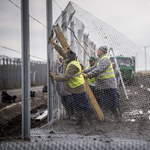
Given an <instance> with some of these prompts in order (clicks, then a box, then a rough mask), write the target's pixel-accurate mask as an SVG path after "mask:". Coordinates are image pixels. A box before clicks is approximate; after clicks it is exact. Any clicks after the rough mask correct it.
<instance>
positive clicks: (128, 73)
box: [110, 55, 135, 84]
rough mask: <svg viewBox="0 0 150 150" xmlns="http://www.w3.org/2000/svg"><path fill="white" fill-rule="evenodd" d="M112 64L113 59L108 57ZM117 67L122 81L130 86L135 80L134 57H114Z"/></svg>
mask: <svg viewBox="0 0 150 150" xmlns="http://www.w3.org/2000/svg"><path fill="white" fill-rule="evenodd" d="M110 60H111V62H112V63H115V60H114V57H110ZM116 60H117V63H118V66H119V68H120V71H121V75H122V79H123V81H124V82H126V83H128V84H132V83H133V82H134V79H135V57H125V56H122V55H120V56H116Z"/></svg>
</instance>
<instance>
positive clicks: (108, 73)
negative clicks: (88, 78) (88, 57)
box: [97, 55, 115, 80]
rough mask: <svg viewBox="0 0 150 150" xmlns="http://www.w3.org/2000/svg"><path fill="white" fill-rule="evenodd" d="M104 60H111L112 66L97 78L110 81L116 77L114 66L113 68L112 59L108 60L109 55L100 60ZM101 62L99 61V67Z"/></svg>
mask: <svg viewBox="0 0 150 150" xmlns="http://www.w3.org/2000/svg"><path fill="white" fill-rule="evenodd" d="M103 58H107V59H108V60H109V62H110V66H109V67H108V68H107V69H106V70H105V71H103V72H102V73H100V75H99V76H98V77H97V79H100V80H101V79H108V78H113V77H115V74H114V69H113V66H112V63H111V61H110V59H109V58H108V56H107V55H105V56H103V57H102V58H101V59H100V60H102V59H103ZM100 60H99V61H98V63H97V66H98V64H99V62H100Z"/></svg>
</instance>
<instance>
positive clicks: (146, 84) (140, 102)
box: [0, 73, 150, 141]
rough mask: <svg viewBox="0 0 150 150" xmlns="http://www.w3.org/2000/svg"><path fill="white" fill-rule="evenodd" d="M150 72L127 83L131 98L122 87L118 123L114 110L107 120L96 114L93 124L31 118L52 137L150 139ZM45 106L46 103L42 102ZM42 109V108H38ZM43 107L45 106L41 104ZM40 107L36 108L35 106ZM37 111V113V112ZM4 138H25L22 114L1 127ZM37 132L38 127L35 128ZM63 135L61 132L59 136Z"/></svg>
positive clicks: (32, 126)
mask: <svg viewBox="0 0 150 150" xmlns="http://www.w3.org/2000/svg"><path fill="white" fill-rule="evenodd" d="M149 88H150V74H142V73H139V74H137V77H136V82H135V84H133V85H130V86H126V91H127V94H128V97H129V99H128V100H127V99H126V97H125V94H124V91H123V88H122V86H120V87H119V93H120V99H119V102H120V104H121V108H122V117H123V121H122V122H120V123H116V121H115V120H114V118H113V116H112V115H111V112H107V113H104V115H105V118H106V121H105V122H97V121H96V120H95V119H94V118H93V120H92V125H91V126H87V125H83V126H77V125H74V123H75V121H72V120H69V121H67V120H63V119H60V120H57V121H55V122H54V123H53V124H52V125H47V126H45V127H44V128H43V127H42V126H43V125H46V124H47V119H45V120H43V122H41V123H40V122H35V121H32V120H31V128H32V129H33V128H37V127H41V128H40V129H41V133H39V135H41V134H42V133H43V132H44V130H46V129H47V130H49V133H50V135H49V138H51V140H54V139H55V140H56V139H57V138H56V137H58V138H59V139H60V138H61V137H62V138H64V136H63V135H64V134H68V135H69V134H71V135H72V136H73V135H78V136H79V135H80V138H83V137H87V136H88V137H89V136H90V137H92V136H93V135H94V136H98V135H100V136H99V137H97V138H95V137H94V139H95V140H100V141H102V140H103V139H105V140H106V139H109V140H111V139H113V138H121V139H123V138H125V139H138V140H147V141H150V91H149ZM42 108H43V109H45V108H46V106H42ZM37 109H38V108H37ZM40 109H41V107H40ZM34 111H36V110H34ZM34 111H33V113H34ZM0 131H1V132H0V141H7V140H10V141H11V140H21V116H16V117H15V118H13V119H12V120H11V121H9V123H8V124H6V125H4V126H1V127H0ZM35 132H36V131H35ZM59 135H61V136H59Z"/></svg>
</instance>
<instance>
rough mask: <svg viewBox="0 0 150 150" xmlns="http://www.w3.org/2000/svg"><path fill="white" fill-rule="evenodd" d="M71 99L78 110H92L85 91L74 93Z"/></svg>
mask: <svg viewBox="0 0 150 150" xmlns="http://www.w3.org/2000/svg"><path fill="white" fill-rule="evenodd" d="M71 101H72V104H73V107H74V108H75V110H76V111H81V110H83V111H87V110H92V108H91V105H90V103H89V102H88V99H87V96H86V93H85V92H83V93H80V94H75V93H72V97H71Z"/></svg>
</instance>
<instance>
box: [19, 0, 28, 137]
mask: <svg viewBox="0 0 150 150" xmlns="http://www.w3.org/2000/svg"><path fill="white" fill-rule="evenodd" d="M21 9H22V11H21V38H22V138H25V139H28V138H30V58H29V54H30V43H29V15H28V14H29V0H23V1H22V0H21Z"/></svg>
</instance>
